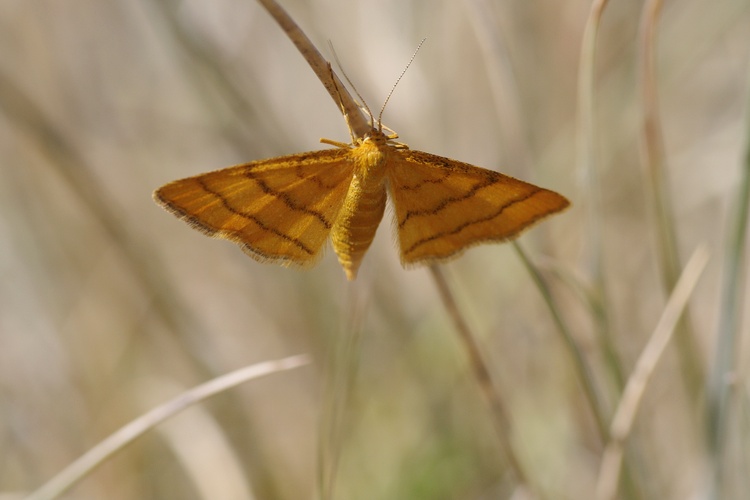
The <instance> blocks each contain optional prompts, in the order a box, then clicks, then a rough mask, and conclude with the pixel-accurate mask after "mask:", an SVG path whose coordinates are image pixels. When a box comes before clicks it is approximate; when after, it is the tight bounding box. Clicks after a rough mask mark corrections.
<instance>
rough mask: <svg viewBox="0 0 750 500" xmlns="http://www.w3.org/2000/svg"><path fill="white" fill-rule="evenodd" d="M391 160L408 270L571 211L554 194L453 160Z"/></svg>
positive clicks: (413, 154) (400, 155) (422, 156)
mask: <svg viewBox="0 0 750 500" xmlns="http://www.w3.org/2000/svg"><path fill="white" fill-rule="evenodd" d="M392 156H393V158H392V160H391V161H390V163H389V184H390V191H391V196H392V200H393V205H394V208H395V212H396V225H397V230H398V239H399V245H400V248H401V260H402V262H403V263H404V264H414V263H418V262H427V263H429V262H437V261H440V260H443V259H447V258H450V257H454V256H457V255H459V254H460V253H461V252H462V251H463V250H465V249H466V248H468V247H471V246H473V245H477V244H479V243H484V242H492V241H503V240H508V239H511V238H514V237H516V236H518V235H519V234H520V233H521V231H523V230H524V229H526V228H528V227H530V226H532V225H533V224H535V223H536V222H539V221H540V220H542V219H543V218H545V217H547V216H548V215H551V214H554V213H555V212H559V211H561V210H563V209H565V208H566V207H567V206H568V205H569V202H568V200H566V199H565V198H564V197H563V196H561V195H559V194H557V193H555V192H553V191H549V190H547V189H543V188H540V187H538V186H534V185H533V184H528V183H526V182H523V181H519V180H517V179H514V178H512V177H508V176H507V175H503V174H500V173H498V172H493V171H491V170H485V169H483V168H479V167H475V166H473V165H469V164H467V163H461V162H458V161H455V160H451V159H449V158H443V157H441V156H436V155H432V154H429V153H424V152H421V151H412V150H408V149H403V150H402V149H399V150H396V151H394V152H393V155H392Z"/></svg>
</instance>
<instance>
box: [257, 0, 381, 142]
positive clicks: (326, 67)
mask: <svg viewBox="0 0 750 500" xmlns="http://www.w3.org/2000/svg"><path fill="white" fill-rule="evenodd" d="M258 2H260V4H261V5H262V6H263V7H265V9H266V10H267V11H268V13H269V14H271V17H273V18H274V20H275V21H276V22H277V23H278V24H279V26H281V29H282V30H284V33H286V35H287V36H288V37H289V39H290V40H291V41H292V43H294V45H295V46H296V47H297V50H299V51H300V54H302V57H304V58H305V61H307V64H309V65H310V68H312V70H313V71H314V72H315V74H316V75H317V77H318V79H320V82H321V83H322V84H323V86H324V87H325V89H326V90H327V91H328V93H329V94H330V95H331V98H332V99H333V101H334V102H335V103H336V106H340V107H341V109H342V112H343V114H344V116H345V118H346V120H347V123H348V124H349V128H350V129H351V131H352V132H353V133H354V135H355V136H356V137H363V136H364V135H365V134H366V133H367V132H369V131H370V129H371V128H372V126H371V124H370V123H369V122H368V121H367V119H366V118H365V116H364V115H363V114H362V112H361V110H360V108H359V106H358V105H357V102H356V101H355V100H354V98H353V97H352V95H351V94H350V93H349V92H348V91H347V89H346V87H345V86H344V84H343V82H342V81H341V80H340V79H339V77H338V76H336V73H335V72H334V71H332V70H331V65H330V63H329V62H328V61H327V60H326V59H325V58H324V57H323V55H322V54H321V53H320V51H319V50H318V49H317V48H316V47H315V45H314V44H313V43H312V41H310V39H309V38H308V37H307V35H305V33H304V32H303V31H302V30H301V29H300V27H299V26H297V23H295V22H294V20H293V19H292V18H291V17H290V16H289V14H287V12H286V11H285V10H284V9H283V8H282V7H281V5H279V4H278V3H277V2H276V1H275V0H258Z"/></svg>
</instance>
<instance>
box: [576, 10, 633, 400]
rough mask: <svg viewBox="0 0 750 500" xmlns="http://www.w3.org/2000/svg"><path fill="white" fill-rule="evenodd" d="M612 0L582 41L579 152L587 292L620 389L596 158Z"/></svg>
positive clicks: (594, 15) (593, 16)
mask: <svg viewBox="0 0 750 500" xmlns="http://www.w3.org/2000/svg"><path fill="white" fill-rule="evenodd" d="M607 4H608V0H595V1H594V2H593V3H592V4H591V8H590V10H589V15H588V19H587V20H586V27H585V29H584V32H583V40H582V42H581V58H580V65H579V69H578V115H577V120H578V121H577V129H576V134H577V141H578V144H577V155H578V168H579V169H580V171H581V173H582V177H583V181H584V188H585V189H586V199H587V203H586V205H585V208H586V228H587V231H586V232H587V235H588V240H589V256H588V259H587V261H588V267H589V273H590V275H591V285H592V290H591V291H590V293H588V294H587V297H588V298H589V300H590V303H591V306H592V311H593V313H594V319H595V321H596V326H597V328H596V331H597V333H598V336H599V341H600V342H601V346H602V350H603V354H604V357H605V359H606V360H607V367H608V368H609V370H610V372H611V375H612V378H613V379H614V382H615V385H616V387H617V390H618V391H622V388H623V386H624V383H625V382H624V375H623V370H622V365H621V363H620V359H619V356H618V355H617V350H616V349H615V346H614V342H613V341H612V332H611V329H610V328H611V327H610V318H609V307H608V299H607V281H606V274H605V272H604V263H603V260H604V259H603V255H602V241H603V236H602V210H601V208H602V203H601V181H600V178H599V169H598V166H597V161H596V152H595V147H594V145H595V144H596V136H595V131H596V124H595V121H596V119H595V111H594V108H595V105H594V104H595V103H594V98H595V95H596V94H595V85H594V75H595V67H596V49H597V41H598V33H599V26H600V25H601V19H602V15H603V13H604V9H605V8H606V6H607Z"/></svg>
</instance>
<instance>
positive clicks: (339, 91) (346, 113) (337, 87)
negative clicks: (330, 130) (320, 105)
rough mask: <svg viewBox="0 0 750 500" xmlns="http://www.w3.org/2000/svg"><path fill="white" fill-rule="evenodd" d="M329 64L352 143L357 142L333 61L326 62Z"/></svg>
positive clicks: (329, 70)
mask: <svg viewBox="0 0 750 500" xmlns="http://www.w3.org/2000/svg"><path fill="white" fill-rule="evenodd" d="M326 64H327V65H328V72H329V73H330V74H331V81H332V82H333V88H334V89H335V90H336V97H338V99H339V110H340V111H341V114H342V115H344V120H346V126H347V128H348V129H349V136H350V137H351V139H352V144H354V143H356V142H357V139H356V138H355V137H354V130H352V124H351V123H350V122H349V112H348V111H347V110H346V106H344V100H343V99H342V98H341V90H339V86H338V85H337V84H336V78H334V76H335V75H334V73H333V67H332V66H331V63H329V62H326ZM321 142H323V139H321Z"/></svg>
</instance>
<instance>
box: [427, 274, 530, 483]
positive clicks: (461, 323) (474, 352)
mask: <svg viewBox="0 0 750 500" xmlns="http://www.w3.org/2000/svg"><path fill="white" fill-rule="evenodd" d="M429 269H430V273H431V274H432V278H433V280H434V281H435V286H436V287H437V290H438V293H439V294H440V299H441V300H442V302H443V306H444V307H445V310H446V312H447V313H448V316H450V318H451V320H452V321H453V326H454V327H455V328H456V333H458V337H459V340H460V341H461V344H462V345H463V347H464V349H465V351H466V354H467V356H468V361H469V366H470V368H471V370H472V372H473V374H474V378H475V379H476V380H477V382H478V384H479V389H480V390H481V392H482V394H483V395H484V397H485V399H486V400H487V403H488V404H489V405H490V409H491V411H492V417H493V418H492V422H493V424H494V426H495V430H496V431H497V434H498V437H499V439H500V444H501V446H502V449H503V453H504V454H505V458H506V460H507V461H508V464H509V465H510V468H511V469H512V470H513V473H514V474H515V476H516V480H517V481H518V482H519V484H520V486H521V487H522V488H524V489H526V490H527V491H529V492H534V491H535V489H534V488H532V487H531V485H530V483H529V480H528V477H529V476H528V474H527V473H526V471H525V469H524V467H523V465H522V463H521V460H520V459H519V457H518V455H517V454H516V452H515V448H514V446H513V442H512V440H511V439H510V436H511V423H510V414H509V412H508V409H507V408H506V406H505V402H504V401H503V399H502V397H501V395H500V393H499V392H498V390H497V388H496V386H495V384H493V382H492V374H491V371H490V369H489V366H488V365H487V361H486V360H485V359H484V356H483V355H482V349H481V348H480V346H479V342H478V340H477V337H476V334H475V333H474V332H473V331H472V330H471V328H470V327H469V324H468V322H467V321H466V319H465V318H464V316H463V313H462V312H461V310H460V308H459V307H458V303H457V302H456V299H455V298H454V296H453V292H452V291H451V288H450V286H449V285H448V281H447V280H446V279H445V276H444V275H443V272H442V270H441V269H440V267H439V266H430V268H429ZM537 495H538V492H537Z"/></svg>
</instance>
